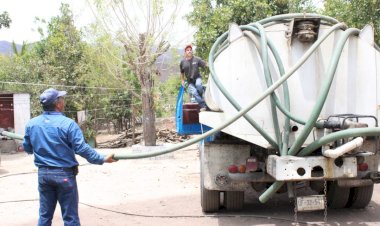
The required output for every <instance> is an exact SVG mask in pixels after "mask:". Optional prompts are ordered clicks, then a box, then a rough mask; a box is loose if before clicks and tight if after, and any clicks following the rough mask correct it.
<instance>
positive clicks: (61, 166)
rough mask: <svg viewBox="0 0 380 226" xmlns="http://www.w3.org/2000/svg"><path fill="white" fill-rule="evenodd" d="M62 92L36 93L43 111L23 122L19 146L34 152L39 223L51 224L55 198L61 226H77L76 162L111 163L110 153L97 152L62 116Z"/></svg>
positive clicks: (71, 122)
mask: <svg viewBox="0 0 380 226" xmlns="http://www.w3.org/2000/svg"><path fill="white" fill-rule="evenodd" d="M65 95H66V91H58V90H56V89H53V88H50V89H47V90H45V91H44V92H43V93H42V94H41V96H40V103H41V104H42V107H43V110H44V112H43V113H42V114H41V115H40V116H37V117H35V118H33V119H31V120H30V121H29V122H28V124H27V125H26V129H25V136H24V142H23V148H24V150H25V152H27V153H28V154H34V164H35V165H36V166H37V167H38V191H39V193H40V210H39V219H38V225H39V226H47V225H49V226H50V225H51V223H52V219H53V215H54V211H55V207H56V205H57V201H58V202H59V205H60V206H61V212H62V218H63V221H64V224H65V225H72V226H74V225H75V226H79V225H80V221H79V215H78V201H79V199H78V188H77V182H76V175H77V173H78V161H77V160H76V158H75V154H78V155H80V156H82V157H83V158H85V159H87V161H88V162H90V163H92V164H99V165H101V164H103V163H105V162H108V163H112V162H115V161H116V160H115V159H113V156H114V154H109V155H107V156H105V155H101V154H99V153H98V152H96V151H95V150H94V149H93V148H91V147H90V146H89V145H88V144H86V143H85V141H84V138H83V134H82V131H81V130H80V128H79V126H78V124H76V123H75V122H74V121H73V120H72V119H70V118H67V117H66V116H64V115H63V113H62V112H63V110H64V107H65Z"/></svg>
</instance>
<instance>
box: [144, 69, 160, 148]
mask: <svg viewBox="0 0 380 226" xmlns="http://www.w3.org/2000/svg"><path fill="white" fill-rule="evenodd" d="M141 78H142V80H143V81H142V84H143V87H141V89H142V110H143V120H142V121H143V133H144V143H145V146H156V117H155V114H154V100H153V92H152V87H153V83H152V80H151V75H150V74H149V72H145V73H144V74H143V75H142V76H141Z"/></svg>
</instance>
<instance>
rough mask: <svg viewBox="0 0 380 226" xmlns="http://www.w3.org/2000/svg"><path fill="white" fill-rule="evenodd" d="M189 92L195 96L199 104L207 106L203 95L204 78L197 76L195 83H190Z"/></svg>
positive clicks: (202, 106)
mask: <svg viewBox="0 0 380 226" xmlns="http://www.w3.org/2000/svg"><path fill="white" fill-rule="evenodd" d="M189 93H190V95H192V96H193V97H194V98H195V101H197V103H198V104H199V106H200V107H201V108H204V107H206V103H205V101H204V100H203V98H202V95H203V85H202V79H201V78H197V79H196V80H195V84H193V83H189Z"/></svg>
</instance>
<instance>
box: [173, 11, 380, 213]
mask: <svg viewBox="0 0 380 226" xmlns="http://www.w3.org/2000/svg"><path fill="white" fill-rule="evenodd" d="M208 65H209V69H210V76H209V78H208V81H207V85H206V91H205V101H206V103H207V105H208V107H209V108H210V111H203V112H199V115H198V112H196V108H194V104H192V103H184V104H182V101H183V100H182V99H183V93H184V90H183V88H182V90H181V92H180V94H179V98H178V102H177V119H176V120H177V130H178V133H180V134H197V133H205V132H206V131H209V130H211V129H213V128H214V129H215V128H218V129H219V132H218V133H213V134H212V135H211V136H208V137H207V138H206V139H204V140H203V141H202V142H201V145H200V164H201V182H200V183H201V184H200V185H201V205H202V209H203V211H204V212H215V211H218V210H219V209H220V208H221V207H222V206H224V207H225V208H226V209H227V210H236V209H241V208H243V204H244V191H247V190H249V189H254V190H255V191H257V193H258V194H259V195H258V199H259V201H260V202H261V203H265V202H267V201H268V200H269V199H270V198H272V197H273V196H274V195H277V194H278V193H280V192H287V195H288V197H289V199H291V200H294V203H295V206H296V209H297V210H298V211H311V210H319V209H325V208H326V206H328V207H329V208H345V207H350V208H364V207H366V206H367V205H368V204H369V202H370V201H371V197H372V193H373V189H374V184H375V183H379V182H380V173H379V166H378V165H379V155H380V153H379V139H378V137H379V135H380V128H379V127H378V119H377V118H378V115H379V104H380V92H379V91H380V89H379V87H380V51H379V47H378V46H377V45H376V44H375V41H374V29H373V27H372V26H370V25H367V26H365V27H364V28H363V29H362V30H358V29H356V28H347V26H346V25H345V24H343V23H340V22H339V21H337V20H336V19H334V18H331V17H327V16H322V15H317V14H286V15H278V16H274V17H271V18H267V19H264V20H261V21H258V22H256V23H251V24H248V25H240V26H238V25H236V24H231V25H230V28H229V30H228V31H227V32H226V33H224V34H223V35H221V36H220V37H219V38H218V39H217V40H216V42H215V43H214V44H213V46H212V48H211V51H210V56H209V61H208ZM194 109H195V110H194ZM194 111H195V112H196V114H195V115H194ZM240 116H241V117H240ZM227 122H230V123H229V124H228V123H227ZM222 124H223V126H220V125H222ZM300 184H302V187H303V188H304V189H305V187H306V188H307V189H310V190H311V191H313V192H314V194H313V193H312V194H311V195H306V196H302V197H301V196H299V195H297V189H298V188H299V187H300Z"/></svg>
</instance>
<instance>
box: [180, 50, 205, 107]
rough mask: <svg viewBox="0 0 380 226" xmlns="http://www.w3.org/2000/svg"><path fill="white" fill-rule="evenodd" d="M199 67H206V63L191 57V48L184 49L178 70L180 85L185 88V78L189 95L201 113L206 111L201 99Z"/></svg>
mask: <svg viewBox="0 0 380 226" xmlns="http://www.w3.org/2000/svg"><path fill="white" fill-rule="evenodd" d="M199 67H202V68H205V67H207V63H206V62H205V61H203V60H202V59H201V58H199V57H196V56H193V46H192V45H191V44H189V45H186V47H185V57H184V58H183V59H182V60H181V63H180V64H179V68H180V71H181V84H182V86H183V87H185V77H186V80H187V83H188V85H189V93H190V95H191V96H192V97H194V98H195V101H196V102H197V103H198V104H199V106H200V107H201V111H205V110H206V103H205V101H204V99H203V85H202V77H201V74H200V72H199Z"/></svg>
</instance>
